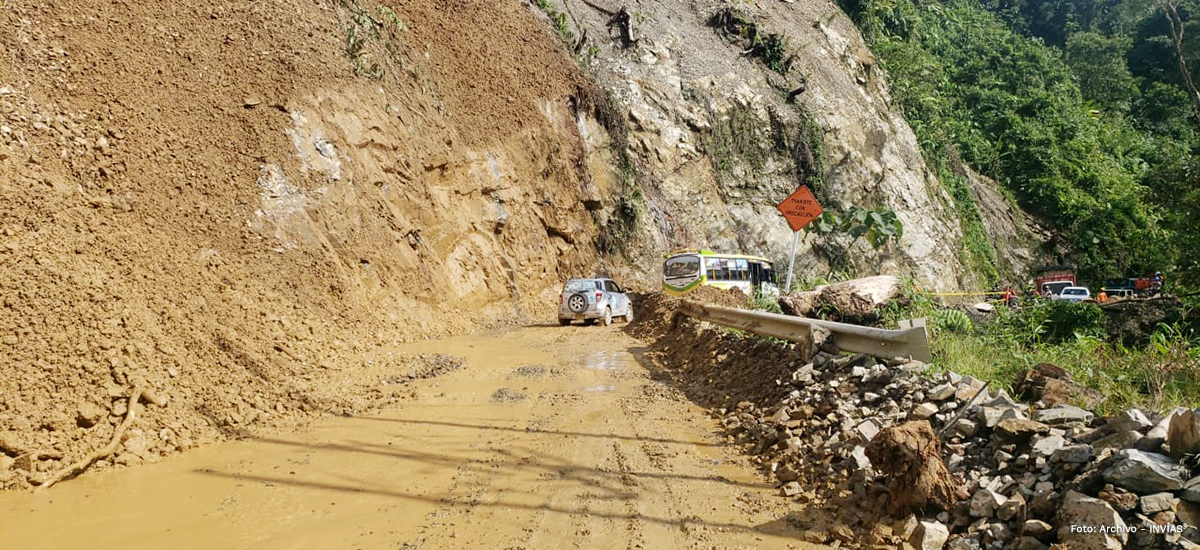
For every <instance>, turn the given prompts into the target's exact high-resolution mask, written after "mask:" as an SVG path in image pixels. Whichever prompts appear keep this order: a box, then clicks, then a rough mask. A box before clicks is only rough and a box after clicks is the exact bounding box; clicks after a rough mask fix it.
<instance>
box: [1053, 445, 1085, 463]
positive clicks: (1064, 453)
mask: <svg viewBox="0 0 1200 550" xmlns="http://www.w3.org/2000/svg"><path fill="white" fill-rule="evenodd" d="M1092 454H1093V453H1092V446H1091V445H1087V444H1083V443H1081V444H1079V445H1067V446H1066V447H1063V448H1061V449H1059V450H1057V451H1054V454H1052V455H1050V461H1051V462H1065V463H1067V464H1083V463H1086V462H1087V461H1089V460H1091V459H1092Z"/></svg>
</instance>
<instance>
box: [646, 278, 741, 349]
mask: <svg viewBox="0 0 1200 550" xmlns="http://www.w3.org/2000/svg"><path fill="white" fill-rule="evenodd" d="M680 300H692V301H696V302H703V303H708V304H715V305H718V306H725V307H738V308H740V307H745V306H746V294H745V293H743V292H742V291H741V290H738V289H736V288H731V289H728V290H722V289H719V288H714V287H711V286H700V287H697V288H696V289H694V290H692V291H691V292H689V293H687V294H685V295H683V296H671V295H669V294H666V293H662V292H655V293H650V294H639V295H635V296H634V301H633V303H634V307H635V308H636V315H634V320H633V323H632V324H630V325H629V328H628V329H627V330H628V331H629V333H630V334H632V335H633V336H635V337H638V338H646V339H654V338H657V337H659V336H661V335H663V334H666V333H667V332H669V330H670V328H671V326H672V323H673V319H674V317H675V308H676V305H677V304H678V303H679V301H680Z"/></svg>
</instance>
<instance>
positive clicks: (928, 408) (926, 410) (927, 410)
mask: <svg viewBox="0 0 1200 550" xmlns="http://www.w3.org/2000/svg"><path fill="white" fill-rule="evenodd" d="M936 412H938V407H937V405H934V404H933V403H921V404H920V405H917V408H915V409H913V412H912V415H913V418H917V419H925V418H929V417H931V416H933V415H934V413H936Z"/></svg>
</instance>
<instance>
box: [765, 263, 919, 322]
mask: <svg viewBox="0 0 1200 550" xmlns="http://www.w3.org/2000/svg"><path fill="white" fill-rule="evenodd" d="M902 289H903V285H902V283H901V281H900V278H899V277H896V276H893V275H877V276H874V277H864V278H862V279H852V280H849V281H844V282H841V283H835V284H831V285H823V286H819V287H817V288H815V289H813V290H810V291H807V292H793V293H791V294H787V295H784V296H782V297H780V299H779V307H780V309H782V310H783V312H784V313H787V314H789V315H796V316H799V317H818V316H819V317H821V318H824V319H829V320H832V321H842V322H847V323H857V324H871V323H874V322H876V321H878V320H879V308H880V307H881V306H883V305H885V304H887V303H888V302H890V301H892V300H894V299H895V298H896V297H897V296H899V295H900V292H901V290H902Z"/></svg>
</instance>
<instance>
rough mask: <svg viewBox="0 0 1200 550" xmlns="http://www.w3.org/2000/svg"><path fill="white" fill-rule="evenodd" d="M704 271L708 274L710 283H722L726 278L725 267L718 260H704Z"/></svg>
mask: <svg viewBox="0 0 1200 550" xmlns="http://www.w3.org/2000/svg"><path fill="white" fill-rule="evenodd" d="M704 267H705V271H707V272H708V279H709V280H710V281H724V280H725V279H727V278H728V275H727V274H726V273H725V266H724V265H723V262H721V260H720V259H719V258H705V264H704Z"/></svg>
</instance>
